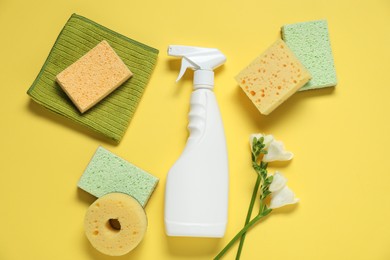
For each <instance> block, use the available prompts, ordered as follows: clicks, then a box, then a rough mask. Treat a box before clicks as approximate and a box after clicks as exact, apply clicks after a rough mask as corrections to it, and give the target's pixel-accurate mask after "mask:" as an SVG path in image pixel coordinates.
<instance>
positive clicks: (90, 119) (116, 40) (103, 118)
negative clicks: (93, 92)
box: [27, 14, 158, 142]
mask: <svg viewBox="0 0 390 260" xmlns="http://www.w3.org/2000/svg"><path fill="white" fill-rule="evenodd" d="M103 40H105V41H107V43H109V45H110V46H111V47H112V49H113V50H114V51H115V52H116V54H118V56H119V57H120V59H121V60H122V61H123V62H124V63H125V65H126V66H127V67H128V68H129V69H130V70H131V72H132V73H133V76H132V77H131V78H130V79H129V80H127V81H126V82H124V83H123V84H122V85H121V86H120V87H119V88H118V89H116V90H115V91H114V92H112V93H111V94H110V95H109V96H107V97H105V98H104V100H102V101H100V102H99V103H98V104H97V105H95V106H94V107H93V108H91V109H90V110H88V111H87V112H85V113H84V114H81V113H80V112H79V111H78V109H77V108H76V107H75V106H74V105H73V103H72V101H71V100H70V99H69V98H68V96H67V95H66V93H65V92H64V91H63V90H62V89H61V87H60V86H59V85H58V84H57V83H56V75H58V74H59V73H60V72H61V71H63V70H64V69H65V68H67V67H69V66H70V65H71V64H73V63H74V62H76V61H77V60H78V59H79V58H81V57H82V56H83V55H85V54H86V53H87V52H88V51H90V50H91V49H92V48H93V47H95V46H96V45H97V44H98V43H100V42H101V41H103ZM157 55H158V50H157V49H154V48H152V47H149V46H147V45H145V44H143V43H141V42H138V41H135V40H133V39H130V38H128V37H126V36H124V35H122V34H119V33H117V32H115V31H112V30H110V29H108V28H106V27H104V26H102V25H100V24H98V23H95V22H94V21H91V20H89V19H87V18H85V17H83V16H80V15H77V14H73V15H72V16H71V17H70V18H69V20H68V21H67V23H66V24H65V26H64V28H63V29H62V31H61V33H60V34H59V36H58V38H57V40H56V41H55V43H54V45H53V48H52V49H51V51H50V53H49V56H48V57H47V59H46V61H45V63H44V65H43V67H42V69H41V71H40V72H39V74H38V76H37V78H36V79H35V81H34V83H33V84H32V86H31V87H30V89H29V90H28V92H27V93H28V94H29V95H30V96H31V98H32V99H33V100H34V101H36V102H37V103H39V104H41V105H43V106H44V107H46V108H48V109H49V110H51V111H53V112H55V113H57V114H60V115H62V116H64V117H66V118H68V119H70V120H71V121H74V122H76V123H78V124H81V125H83V126H85V127H88V128H90V129H92V130H94V131H96V132H98V133H100V134H102V135H104V136H106V137H108V138H110V139H113V140H114V141H115V142H119V141H120V140H121V139H122V137H123V135H124V133H125V131H126V129H127V127H128V125H129V123H130V121H131V119H132V118H133V115H134V113H135V111H136V108H137V106H138V104H139V102H140V101H141V98H142V94H143V93H144V90H145V88H146V85H147V83H148V81H149V79H150V77H151V74H152V72H153V69H154V67H155V65H156V62H157Z"/></svg>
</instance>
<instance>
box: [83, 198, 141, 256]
mask: <svg viewBox="0 0 390 260" xmlns="http://www.w3.org/2000/svg"><path fill="white" fill-rule="evenodd" d="M84 227H85V233H86V235H87V238H88V240H89V241H90V242H91V244H92V246H93V247H95V248H96V249H97V250H98V251H100V252H102V253H103V254H106V255H112V256H120V255H124V254H126V253H128V252H130V251H131V250H133V249H134V248H135V247H136V246H137V245H138V244H139V243H140V242H141V240H142V238H143V237H144V235H145V232H146V228H147V218H146V214H145V211H144V209H143V208H142V206H141V205H140V204H139V203H138V202H137V200H135V199H134V198H132V197H131V196H129V195H126V194H123V193H110V194H107V195H105V196H103V197H101V198H99V199H97V200H96V201H95V202H94V203H93V204H92V205H91V206H90V207H89V208H88V211H87V213H86V215H85V219H84Z"/></svg>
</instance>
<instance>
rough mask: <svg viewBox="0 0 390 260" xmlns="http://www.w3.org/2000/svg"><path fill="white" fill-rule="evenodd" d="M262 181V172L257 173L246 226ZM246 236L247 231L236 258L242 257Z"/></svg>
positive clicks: (243, 235) (241, 240)
mask: <svg viewBox="0 0 390 260" xmlns="http://www.w3.org/2000/svg"><path fill="white" fill-rule="evenodd" d="M260 182H261V177H260V174H257V179H256V183H255V186H254V188H253V193H252V198H251V202H250V204H249V208H248V213H247V215H246V219H245V224H244V226H246V225H247V224H248V223H249V221H250V220H251V216H252V211H253V206H254V205H255V201H256V197H257V191H258V190H259V186H260ZM245 237H246V232H244V233H243V234H242V236H241V239H240V245H239V246H238V250H237V254H236V259H240V256H241V251H242V247H243V246H244V242H245Z"/></svg>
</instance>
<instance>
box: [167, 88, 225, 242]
mask: <svg viewBox="0 0 390 260" xmlns="http://www.w3.org/2000/svg"><path fill="white" fill-rule="evenodd" d="M208 88H209V87H207V88H201V86H197V89H196V90H195V91H194V92H193V93H192V95H191V110H190V114H189V121H190V122H189V125H188V129H189V131H190V136H189V138H188V140H187V144H186V147H185V149H184V151H183V153H182V154H181V156H180V158H179V159H178V160H177V161H176V163H175V164H174V165H173V166H172V168H171V169H170V171H169V173H168V177H167V182H166V189H165V218H164V220H165V228H166V233H167V235H168V236H191V237H223V236H224V234H225V229H226V224H227V212H228V186H229V174H228V157H227V148H226V139H225V133H224V129H223V124H222V119H221V115H220V112H219V108H218V105H217V102H216V98H215V95H214V93H213V91H211V90H210V89H208Z"/></svg>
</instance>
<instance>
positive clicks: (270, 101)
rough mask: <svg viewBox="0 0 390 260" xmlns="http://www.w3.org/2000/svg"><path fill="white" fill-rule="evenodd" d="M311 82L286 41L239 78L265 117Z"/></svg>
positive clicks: (241, 85)
mask: <svg viewBox="0 0 390 260" xmlns="http://www.w3.org/2000/svg"><path fill="white" fill-rule="evenodd" d="M310 79H311V76H310V74H309V72H308V70H307V69H306V68H305V67H304V66H303V65H302V64H301V62H300V61H299V60H298V59H297V58H296V56H295V55H294V53H293V52H292V51H291V50H290V49H289V47H288V46H287V45H286V43H285V42H284V41H282V40H277V41H276V42H275V43H274V44H272V45H271V47H269V48H268V49H267V50H266V51H265V52H264V53H263V54H261V55H260V56H259V57H257V58H256V59H255V60H254V61H253V62H252V63H250V64H249V65H248V66H247V67H246V68H245V69H244V70H242V71H241V72H240V73H239V74H238V75H237V76H236V81H237V82H238V84H239V85H240V87H241V88H242V89H243V90H244V92H245V93H246V94H247V96H248V97H249V99H250V100H251V101H252V102H253V104H254V105H255V106H256V107H257V109H258V110H259V111H260V113H262V114H264V115H268V114H269V113H271V112H272V111H273V110H274V109H275V108H277V107H278V106H279V105H280V104H281V103H283V102H284V101H285V100H286V99H288V98H289V97H290V96H291V95H292V94H294V93H295V92H296V91H297V90H298V89H299V88H301V87H302V86H303V85H304V84H306V83H307V82H308V81H309V80H310Z"/></svg>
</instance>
